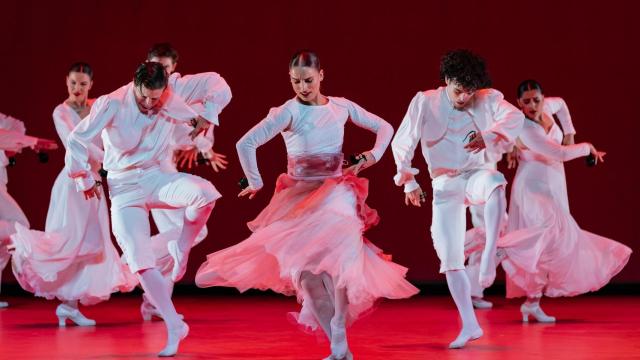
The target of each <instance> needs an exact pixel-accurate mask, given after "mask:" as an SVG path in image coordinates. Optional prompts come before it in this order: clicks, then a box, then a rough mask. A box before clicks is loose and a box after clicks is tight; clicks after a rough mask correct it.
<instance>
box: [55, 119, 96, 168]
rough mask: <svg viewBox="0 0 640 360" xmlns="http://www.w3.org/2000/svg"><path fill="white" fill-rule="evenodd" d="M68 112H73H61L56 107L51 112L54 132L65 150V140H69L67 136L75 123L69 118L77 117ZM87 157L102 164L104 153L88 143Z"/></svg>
mask: <svg viewBox="0 0 640 360" xmlns="http://www.w3.org/2000/svg"><path fill="white" fill-rule="evenodd" d="M70 111H73V110H71V109H69V110H62V109H60V108H59V107H57V108H56V109H55V110H54V111H53V115H52V117H53V124H54V126H55V128H56V132H57V133H58V137H59V138H60V141H62V145H63V146H64V147H65V149H66V148H67V140H68V138H69V134H70V133H71V131H73V129H74V128H75V123H74V121H73V119H72V118H71V117H72V116H77V115H75V114H72V113H70ZM89 157H90V158H91V159H93V160H95V161H98V162H102V159H103V158H104V151H103V150H102V149H101V148H100V147H98V146H96V145H95V144H94V143H90V144H89Z"/></svg>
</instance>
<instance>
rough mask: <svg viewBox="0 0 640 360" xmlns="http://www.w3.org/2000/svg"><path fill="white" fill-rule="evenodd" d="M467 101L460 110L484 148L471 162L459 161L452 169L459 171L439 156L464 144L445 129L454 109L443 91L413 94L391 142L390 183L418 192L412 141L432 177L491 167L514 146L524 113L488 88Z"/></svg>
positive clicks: (453, 113) (408, 190) (442, 89)
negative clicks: (392, 172)
mask: <svg viewBox="0 0 640 360" xmlns="http://www.w3.org/2000/svg"><path fill="white" fill-rule="evenodd" d="M471 101H472V102H471V103H470V104H469V105H468V106H467V108H465V109H464V110H463V112H464V113H465V114H466V115H465V116H469V117H470V118H471V119H472V120H473V123H474V125H475V127H476V128H477V129H478V130H479V132H480V134H481V135H482V137H483V139H484V142H485V144H486V149H484V150H482V151H480V152H479V154H477V155H476V156H472V158H473V161H472V162H471V163H467V162H466V161H465V162H463V163H461V164H460V165H458V166H461V167H457V168H451V167H450V166H451V164H450V162H448V161H445V160H446V159H447V157H446V156H445V154H457V153H461V152H466V150H465V149H464V148H463V147H464V145H466V143H467V142H468V141H467V142H462V141H460V140H459V139H458V138H457V137H456V136H455V134H452V132H451V131H449V129H450V122H451V121H452V116H453V117H454V118H455V117H457V116H456V115H457V114H458V113H459V112H460V111H459V110H456V109H455V108H454V107H453V105H451V103H450V101H449V99H448V96H447V95H446V88H444V87H440V88H438V89H436V90H428V91H424V92H419V93H417V94H416V95H415V96H414V98H413V99H412V100H411V104H410V105H409V109H408V110H407V113H406V115H405V116H404V118H403V120H402V123H401V124H400V127H399V128H398V131H397V133H396V136H395V137H394V139H393V142H392V144H391V147H392V149H393V156H394V158H395V161H396V166H397V169H398V173H397V174H396V176H395V177H394V181H395V183H396V185H398V186H400V185H405V192H411V191H413V190H415V189H417V188H418V184H417V182H416V181H415V180H414V175H416V174H418V172H419V171H418V169H416V168H413V167H411V160H412V159H413V156H414V152H415V149H416V147H417V145H418V142H421V145H422V154H423V156H424V158H425V159H426V161H427V165H428V167H429V173H430V175H431V177H432V178H436V177H437V176H439V175H441V174H443V173H457V172H461V171H466V170H470V169H477V168H487V169H489V168H493V167H494V163H495V162H497V161H498V160H500V158H501V156H502V153H504V152H505V151H507V150H508V149H509V148H510V147H511V146H512V145H513V143H514V142H515V139H516V137H517V136H518V134H519V133H520V129H521V128H522V124H523V121H524V115H523V114H522V112H520V111H519V110H518V109H517V108H515V107H514V106H513V105H511V104H509V103H508V102H507V101H505V100H504V98H503V96H502V94H501V93H500V92H499V91H497V90H494V89H483V90H479V91H477V92H476V93H475V95H474V98H473V99H472V100H471ZM445 139H446V141H445Z"/></svg>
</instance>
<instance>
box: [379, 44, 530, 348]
mask: <svg viewBox="0 0 640 360" xmlns="http://www.w3.org/2000/svg"><path fill="white" fill-rule="evenodd" d="M440 76H441V78H442V80H443V81H444V82H445V83H446V86H444V87H440V88H438V89H435V90H428V91H424V92H419V93H418V94H416V96H415V97H414V98H413V100H412V101H411V104H410V105H409V109H408V111H407V113H406V115H405V117H404V119H403V120H402V123H401V125H400V128H399V129H398V131H397V133H396V136H395V138H394V139H393V142H392V144H391V147H392V149H393V155H394V157H395V161H396V165H397V168H398V173H397V175H396V176H395V178H394V180H395V183H396V185H404V191H405V203H406V204H407V205H409V204H411V205H413V206H421V204H422V203H423V202H425V201H426V194H425V193H423V192H422V189H421V188H420V186H419V185H418V183H417V182H416V180H415V178H414V176H415V175H416V174H417V173H418V170H417V169H414V168H413V167H412V166H411V160H412V159H413V156H414V152H415V149H416V147H417V145H418V143H421V144H422V154H423V156H424V157H425V160H426V161H427V165H428V166H429V174H430V176H431V178H432V187H433V219H432V222H431V235H432V238H433V244H434V247H435V249H436V252H437V254H438V257H439V258H440V261H441V264H440V272H441V273H445V275H446V277H447V283H448V285H449V290H450V291H451V295H452V297H453V299H454V301H455V303H456V306H457V307H458V312H459V313H460V317H461V318H462V324H463V325H462V330H461V331H460V334H459V335H458V337H457V338H456V339H455V340H454V341H453V342H452V343H451V344H450V345H449V347H451V348H460V347H463V346H464V345H465V344H466V343H467V341H469V340H473V339H477V338H479V337H480V336H482V329H481V328H480V325H479V324H478V321H477V319H476V316H475V313H474V310H473V306H472V303H471V295H470V284H469V279H468V277H467V274H466V273H465V271H464V268H465V267H464V262H465V256H464V245H465V228H466V217H465V209H466V207H467V206H468V205H483V206H484V209H483V211H484V218H485V229H486V234H487V235H486V237H487V242H486V246H485V248H484V250H483V253H482V259H481V265H480V272H479V282H480V284H481V285H482V286H483V287H486V286H489V285H490V284H491V283H492V282H493V280H494V278H495V264H494V261H493V259H494V254H495V251H496V241H497V238H498V233H499V229H500V222H501V218H502V214H503V213H504V211H505V209H506V200H505V185H506V181H505V179H504V176H503V175H502V174H501V173H500V172H498V171H497V170H496V166H495V163H496V162H497V161H498V160H499V159H500V158H501V156H502V153H503V152H505V151H506V150H507V149H508V148H509V147H510V146H512V144H513V142H514V141H515V139H516V137H517V135H518V133H519V132H520V130H521V128H522V123H523V120H524V116H523V115H522V113H521V112H520V111H518V109H517V108H515V107H514V106H513V105H511V104H509V103H508V102H506V101H505V100H504V98H503V96H502V94H501V93H500V92H498V91H496V90H493V89H489V88H487V87H488V86H489V83H490V81H489V77H488V74H487V72H486V70H485V65H484V61H483V60H482V59H480V58H479V57H478V56H476V55H475V54H473V53H471V52H469V51H467V50H456V51H451V52H449V53H447V54H446V55H445V56H444V57H443V58H442V61H441V64H440Z"/></svg>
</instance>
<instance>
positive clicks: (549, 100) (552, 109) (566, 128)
mask: <svg viewBox="0 0 640 360" xmlns="http://www.w3.org/2000/svg"><path fill="white" fill-rule="evenodd" d="M542 111H543V112H544V113H546V114H547V115H549V116H551V117H553V115H556V116H557V117H558V120H560V125H561V126H562V132H563V133H564V134H565V135H569V134H575V133H576V129H575V128H574V127H573V121H571V114H570V113H569V108H568V107H567V104H566V103H565V102H564V100H563V99H562V98H559V97H545V98H544V104H543V105H542Z"/></svg>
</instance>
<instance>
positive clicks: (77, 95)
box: [67, 71, 93, 102]
mask: <svg viewBox="0 0 640 360" xmlns="http://www.w3.org/2000/svg"><path fill="white" fill-rule="evenodd" d="M92 85H93V81H92V80H91V78H90V77H89V75H87V74H85V73H83V72H77V71H72V72H70V73H69V75H67V92H68V93H69V98H70V99H71V100H73V101H78V102H82V101H85V100H86V99H87V98H88V97H89V90H91V86H92Z"/></svg>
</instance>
